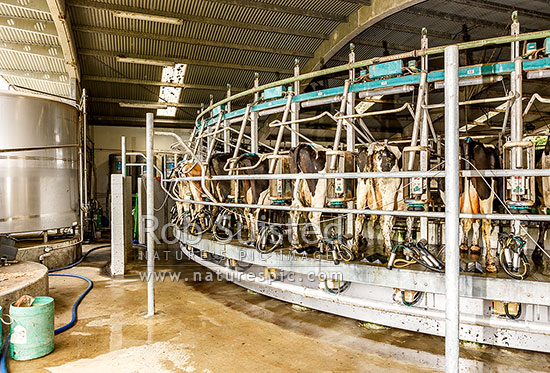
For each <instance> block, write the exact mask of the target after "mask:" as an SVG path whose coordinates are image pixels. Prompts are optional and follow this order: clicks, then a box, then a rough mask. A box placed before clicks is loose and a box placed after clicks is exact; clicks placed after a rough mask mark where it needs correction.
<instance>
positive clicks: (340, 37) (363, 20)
mask: <svg viewBox="0 0 550 373" xmlns="http://www.w3.org/2000/svg"><path fill="white" fill-rule="evenodd" d="M422 1H424V0H394V1H387V0H372V3H371V4H370V5H365V6H362V7H361V8H359V9H358V10H357V11H356V12H354V13H353V14H351V15H350V17H349V18H348V21H347V22H343V23H341V24H340V25H338V26H337V27H336V28H335V29H334V30H333V31H332V33H331V34H330V37H329V39H328V40H325V41H324V42H323V43H321V45H320V46H319V47H318V48H317V50H316V51H315V56H314V57H313V58H312V59H310V60H309V61H308V62H307V64H306V65H305V66H304V68H303V69H302V70H303V71H306V72H309V71H313V70H317V69H319V68H320V67H321V66H322V65H324V64H325V63H326V62H327V61H328V60H330V59H331V57H333V56H334V55H335V54H336V53H337V52H338V51H339V50H340V49H342V47H344V46H345V45H346V44H347V43H349V42H350V40H352V39H353V38H354V37H356V36H357V35H359V34H360V33H361V32H363V31H364V30H366V29H367V28H368V27H370V26H372V25H374V24H375V23H377V22H378V21H380V20H381V19H384V18H385V17H388V16H390V15H392V14H394V13H396V12H398V11H401V10H403V9H406V8H408V7H410V6H413V5H416V4H418V3H420V2H422Z"/></svg>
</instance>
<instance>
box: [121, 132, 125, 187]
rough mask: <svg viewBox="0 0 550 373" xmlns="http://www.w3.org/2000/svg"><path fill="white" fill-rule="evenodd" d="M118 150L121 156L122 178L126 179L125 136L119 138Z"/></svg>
mask: <svg viewBox="0 0 550 373" xmlns="http://www.w3.org/2000/svg"><path fill="white" fill-rule="evenodd" d="M120 149H121V154H122V177H126V136H121V137H120Z"/></svg>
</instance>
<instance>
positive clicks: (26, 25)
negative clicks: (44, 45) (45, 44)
mask: <svg viewBox="0 0 550 373" xmlns="http://www.w3.org/2000/svg"><path fill="white" fill-rule="evenodd" d="M0 27H3V28H11V29H16V30H21V31H26V32H32V33H35V34H41V35H50V36H57V30H56V28H55V25H54V23H53V22H52V21H42V20H38V19H30V18H22V17H12V16H0Z"/></svg>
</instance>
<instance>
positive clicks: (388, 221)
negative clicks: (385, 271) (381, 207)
mask: <svg viewBox="0 0 550 373" xmlns="http://www.w3.org/2000/svg"><path fill="white" fill-rule="evenodd" d="M393 219H394V217H393V216H389V215H384V216H382V218H381V222H382V236H384V249H385V254H386V256H387V257H388V258H389V257H390V254H391V251H392V248H393V247H392V243H391V233H392V228H393Z"/></svg>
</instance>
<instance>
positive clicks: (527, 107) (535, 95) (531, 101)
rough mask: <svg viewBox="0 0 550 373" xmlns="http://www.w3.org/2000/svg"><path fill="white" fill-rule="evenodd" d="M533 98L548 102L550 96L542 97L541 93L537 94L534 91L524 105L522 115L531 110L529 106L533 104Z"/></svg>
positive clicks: (549, 101)
mask: <svg viewBox="0 0 550 373" xmlns="http://www.w3.org/2000/svg"><path fill="white" fill-rule="evenodd" d="M535 100H538V101H540V102H542V103H543V104H550V98H544V97H542V96H541V95H539V94H538V93H535V94H533V96H531V99H530V100H529V103H528V104H527V106H526V107H525V111H524V112H523V116H526V115H527V113H528V112H529V110H531V106H533V104H534V103H535Z"/></svg>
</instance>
